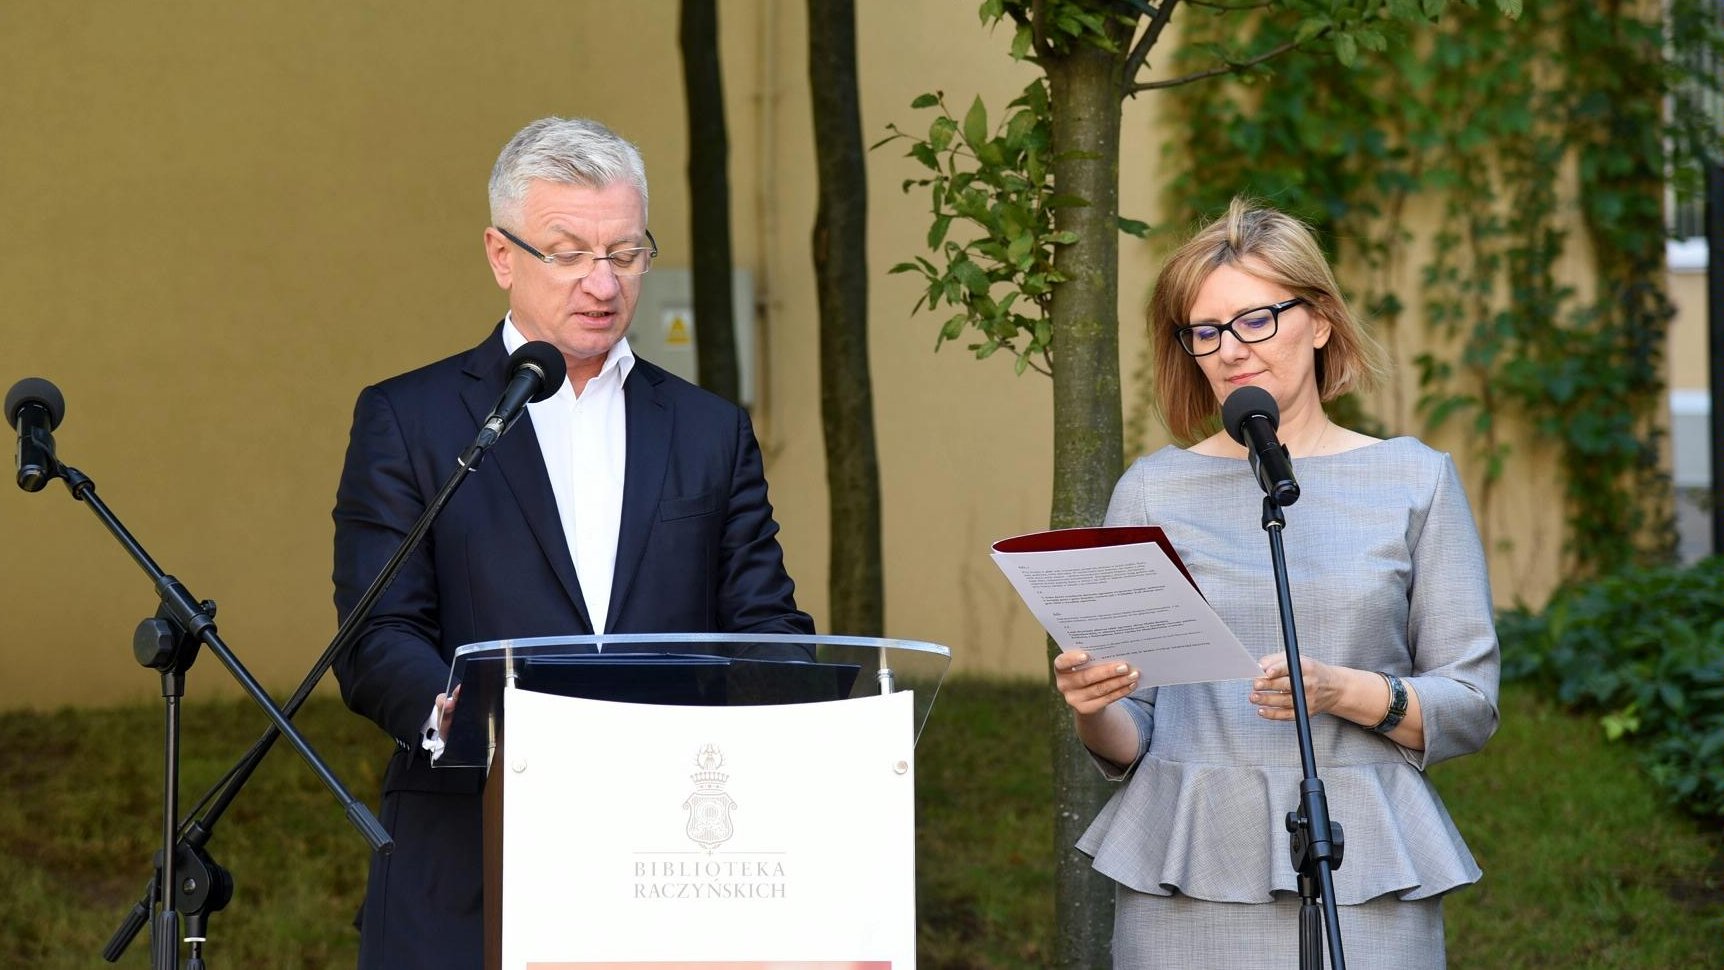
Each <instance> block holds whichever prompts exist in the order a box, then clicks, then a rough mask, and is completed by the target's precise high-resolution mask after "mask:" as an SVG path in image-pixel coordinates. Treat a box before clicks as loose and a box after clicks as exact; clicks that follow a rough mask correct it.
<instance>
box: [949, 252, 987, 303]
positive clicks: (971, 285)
mask: <svg viewBox="0 0 1724 970" xmlns="http://www.w3.org/2000/svg"><path fill="white" fill-rule="evenodd" d="M952 277H953V278H954V279H956V280H957V281H958V282H960V283H962V284H963V285H964V288H965V289H967V290H969V291H970V292H971V293H976V294H985V293H987V292H988V274H986V273H984V272H982V268H981V267H980V266H977V265H976V264H975V263H972V262H970V261H969V260H967V259H965V260H960V261H958V262H955V263H953V264H952ZM954 302H956V301H954Z"/></svg>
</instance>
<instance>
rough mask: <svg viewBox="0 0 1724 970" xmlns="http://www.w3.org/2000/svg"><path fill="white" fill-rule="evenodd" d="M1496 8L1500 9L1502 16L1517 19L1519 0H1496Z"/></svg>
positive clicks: (1519, 12)
mask: <svg viewBox="0 0 1724 970" xmlns="http://www.w3.org/2000/svg"><path fill="white" fill-rule="evenodd" d="M1497 9H1498V10H1500V11H1502V12H1503V14H1504V16H1507V17H1511V18H1513V19H1515V20H1519V19H1520V14H1521V0H1497Z"/></svg>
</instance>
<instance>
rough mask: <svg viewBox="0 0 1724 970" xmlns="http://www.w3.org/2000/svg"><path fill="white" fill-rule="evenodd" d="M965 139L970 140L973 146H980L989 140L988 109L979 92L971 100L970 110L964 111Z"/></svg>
mask: <svg viewBox="0 0 1724 970" xmlns="http://www.w3.org/2000/svg"><path fill="white" fill-rule="evenodd" d="M964 141H966V142H969V144H970V147H971V148H980V147H982V145H984V144H986V143H987V141H988V109H987V107H986V106H985V105H983V104H982V96H981V95H979V94H978V95H976V100H974V101H972V102H970V110H969V111H967V112H965V113H964Z"/></svg>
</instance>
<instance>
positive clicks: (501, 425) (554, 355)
mask: <svg viewBox="0 0 1724 970" xmlns="http://www.w3.org/2000/svg"><path fill="white" fill-rule="evenodd" d="M508 370H509V386H508V387H506V388H504V389H503V396H502V397H501V398H499V399H498V401H497V406H496V407H494V408H492V409H491V416H490V417H488V418H486V419H485V426H484V427H483V428H480V429H479V437H478V440H476V441H474V442H473V446H474V448H476V449H478V450H480V451H483V450H485V449H487V448H489V447H491V446H492V445H494V444H496V443H497V439H498V438H501V437H502V436H503V432H505V431H508V430H509V428H510V427H511V426H512V425H514V423H515V421H516V419H518V418H520V416H521V411H522V409H524V408H525V407H526V406H527V405H528V404H537V403H538V402H540V401H543V400H545V399H546V398H548V397H550V396H551V395H553V394H555V393H557V390H558V389H559V388H561V387H562V386H563V379H564V378H565V377H567V376H568V372H569V365H568V364H567V363H566V362H564V360H563V352H562V351H560V350H558V349H557V348H555V347H553V346H551V345H550V344H548V343H546V342H545V341H543V340H534V341H531V342H529V343H524V344H522V345H521V347H520V349H519V350H516V351H515V352H514V353H512V354H510V355H509V364H508Z"/></svg>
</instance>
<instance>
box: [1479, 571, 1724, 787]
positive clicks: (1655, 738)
mask: <svg viewBox="0 0 1724 970" xmlns="http://www.w3.org/2000/svg"><path fill="white" fill-rule="evenodd" d="M1497 634H1498V636H1499V637H1500V638H1501V640H1502V648H1503V676H1504V678H1505V679H1516V678H1520V679H1528V680H1532V681H1534V682H1537V683H1540V684H1543V685H1545V686H1547V687H1550V688H1554V690H1555V694H1556V697H1557V699H1558V700H1559V701H1561V702H1562V703H1563V704H1564V705H1567V706H1568V707H1570V708H1572V709H1574V710H1576V711H1581V712H1589V713H1593V714H1596V715H1597V716H1598V717H1599V720H1600V722H1601V724H1602V726H1603V728H1604V731H1605V733H1606V735H1607V736H1609V737H1610V738H1611V739H1612V740H1615V739H1618V738H1624V737H1627V738H1631V739H1632V740H1633V741H1634V742H1635V743H1636V744H1637V745H1638V746H1639V747H1640V748H1641V751H1642V752H1643V755H1644V758H1645V762H1646V765H1647V769H1648V771H1649V772H1650V773H1651V775H1652V778H1653V779H1654V780H1655V781H1656V782H1658V784H1659V785H1660V786H1662V787H1663V788H1664V789H1665V790H1666V791H1667V792H1669V794H1670V796H1671V797H1672V799H1673V800H1674V801H1676V802H1677V803H1679V804H1681V805H1683V806H1684V807H1686V808H1688V809H1689V810H1690V811H1693V812H1696V813H1697V814H1700V815H1706V816H1724V559H1720V558H1718V557H1713V558H1711V559H1707V560H1704V561H1702V562H1700V563H1697V564H1695V565H1693V566H1689V567H1685V568H1684V567H1674V566H1667V567H1660V568H1650V569H1648V568H1631V569H1627V570H1624V571H1622V572H1620V573H1617V574H1615V575H1612V576H1608V577H1605V578H1603V579H1598V580H1593V581H1590V582H1586V583H1583V584H1577V585H1574V586H1570V587H1567V588H1565V589H1563V590H1561V591H1559V592H1558V593H1557V594H1556V595H1555V596H1553V597H1552V598H1551V601H1550V604H1549V605H1548V606H1547V607H1546V608H1545V610H1544V612H1543V613H1539V614H1534V613H1532V612H1530V611H1528V610H1525V609H1515V610H1511V611H1507V612H1505V613H1503V614H1502V615H1500V616H1499V617H1498V619H1497Z"/></svg>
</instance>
